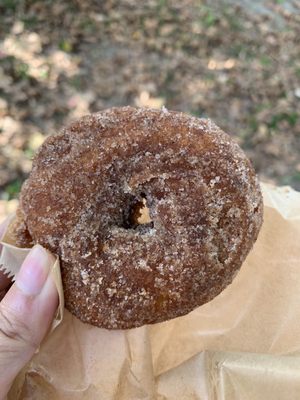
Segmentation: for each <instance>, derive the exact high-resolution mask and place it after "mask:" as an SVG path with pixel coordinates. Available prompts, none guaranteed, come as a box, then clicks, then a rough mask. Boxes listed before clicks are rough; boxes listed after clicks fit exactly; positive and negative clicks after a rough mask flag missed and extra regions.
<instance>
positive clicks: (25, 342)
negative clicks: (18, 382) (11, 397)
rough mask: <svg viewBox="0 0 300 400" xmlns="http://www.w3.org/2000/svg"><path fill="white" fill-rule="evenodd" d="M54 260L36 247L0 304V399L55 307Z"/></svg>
mask: <svg viewBox="0 0 300 400" xmlns="http://www.w3.org/2000/svg"><path fill="white" fill-rule="evenodd" d="M54 261H55V260H54V257H53V256H52V255H51V254H50V253H48V252H47V251H46V250H45V249H44V248H43V247H41V246H40V245H36V246H34V247H33V249H32V250H31V252H30V253H29V254H28V256H27V257H26V259H25V261H24V262H23V265H22V267H21V269H20V272H19V273H18V275H17V278H16V282H15V283H14V284H13V285H12V287H11V288H10V290H9V291H8V292H7V294H6V296H5V297H4V298H3V300H2V301H1V303H0V399H2V397H5V395H6V394H7V392H8V390H9V388H10V385H11V383H12V382H13V380H14V378H15V377H16V375H17V374H18V372H19V371H20V370H21V369H22V368H23V366H24V365H25V364H26V363H27V362H28V361H29V360H30V359H31V357H32V356H33V354H34V352H35V350H36V349H37V347H38V346H39V344H40V343H41V341H42V339H43V338H44V336H45V334H46V332H47V330H48V329H49V326H50V324H51V321H52V319H53V316H54V312H55V310H56V308H57V304H58V294H57V290H56V287H55V283H54V281H53V279H52V277H51V275H50V274H49V273H50V267H51V265H53V263H54Z"/></svg>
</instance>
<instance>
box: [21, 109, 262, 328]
mask: <svg viewBox="0 0 300 400" xmlns="http://www.w3.org/2000/svg"><path fill="white" fill-rule="evenodd" d="M145 210H146V211H148V213H149V216H148V218H146V220H145V221H144V223H141V222H140V220H139V218H140V214H141V213H142V211H145ZM262 210H263V207H262V196H261V192H260V188H259V185H258V180H257V177H256V175H255V172H254V170H253V168H252V166H251V163H250V161H249V160H248V159H247V158H246V156H245V154H244V153H243V151H242V150H241V149H240V148H239V146H238V145H237V144H236V143H235V142H234V141H233V140H232V139H231V138H230V137H229V136H228V135H227V134H225V133H224V132H223V131H222V130H220V129H219V128H218V127H217V126H216V125H215V124H214V123H213V122H211V121H210V120H206V119H199V118H195V117H191V116H188V115H185V114H182V113H179V112H171V111H168V110H166V109H165V108H163V109H162V110H154V109H135V108H132V107H122V108H112V109H108V110H106V111H103V112H99V113H96V114H92V115H88V116H85V117H83V118H81V119H79V120H78V121H76V122H74V123H72V124H71V125H70V126H68V127H67V128H65V129H64V130H62V132H61V133H59V134H57V135H55V136H52V137H49V138H48V139H46V141H45V142H44V144H43V145H42V146H41V148H40V150H39V151H38V153H37V155H36V157H35V159H34V163H33V169H32V172H31V174H30V177H29V179H28V180H27V181H26V182H25V184H24V185H23V187H22V191H21V196H20V206H19V210H18V213H17V216H18V218H17V223H15V227H14V234H15V237H16V240H17V243H18V245H19V246H28V245H29V244H33V243H40V244H42V245H43V246H44V247H46V248H47V249H49V250H50V251H51V252H52V253H54V254H57V255H58V256H59V258H60V261H61V271H62V279H63V286H64V293H65V302H66V308H67V309H68V310H69V311H70V312H71V313H72V314H74V315H75V316H77V317H78V318H79V319H80V320H81V321H83V322H87V323H90V324H92V325H96V326H99V327H104V328H109V329H115V328H121V329H126V328H132V327H137V326H140V325H143V324H149V323H155V322H159V321H165V320H168V319H170V318H174V317H178V316H181V315H184V314H186V313H188V312H190V311H191V310H193V309H194V308H196V307H198V306H200V305H201V304H204V303H206V302H208V301H210V300H211V299H213V298H214V297H215V296H216V295H218V294H219V293H220V292H221V291H222V290H223V289H224V288H225V287H226V286H227V285H228V284H229V283H230V282H231V281H232V279H233V277H234V276H235V274H236V273H237V271H238V270H239V268H240V267H241V265H242V263H243V261H244V259H245V257H246V255H247V254H248V252H249V250H250V249H251V247H252V245H253V243H254V241H255V240H256V238H257V235H258V232H259V229H260V226H261V223H262Z"/></svg>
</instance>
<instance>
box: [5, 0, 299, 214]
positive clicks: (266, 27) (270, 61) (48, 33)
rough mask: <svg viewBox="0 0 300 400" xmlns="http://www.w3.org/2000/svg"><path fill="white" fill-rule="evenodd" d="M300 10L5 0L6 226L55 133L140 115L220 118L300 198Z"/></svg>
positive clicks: (283, 4)
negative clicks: (154, 111) (127, 111)
mask: <svg viewBox="0 0 300 400" xmlns="http://www.w3.org/2000/svg"><path fill="white" fill-rule="evenodd" d="M299 43H300V1H299V0H286V1H285V0H265V1H261V0H215V1H208V0H207V1H206V0H198V1H196V0H173V1H167V0H149V1H146V0H143V1H138V0H121V1H118V0H101V1H96V0H85V1H79V0H78V1H75V0H74V1H70V0H65V1H61V0H59V1H55V0H31V1H22V0H0V207H2V208H0V216H1V212H2V214H4V213H5V212H7V207H8V206H7V201H8V200H12V201H11V202H10V203H9V205H10V207H12V208H13V207H15V204H16V200H14V199H17V197H18V193H19V191H20V188H21V185H22V182H23V181H24V179H25V178H26V176H27V175H28V173H29V171H30V169H31V159H32V156H33V154H34V153H35V151H36V149H37V148H38V147H39V146H40V144H41V143H42V142H43V140H44V138H45V136H46V135H49V134H52V133H54V132H57V131H58V130H59V129H60V128H61V127H62V125H64V124H66V123H68V122H69V121H71V120H73V119H75V118H78V117H80V116H82V115H84V114H87V113H89V112H94V111H98V110H101V109H104V108H107V107H111V106H120V105H135V106H149V107H158V108H159V107H161V106H162V105H165V106H166V107H167V108H169V109H173V110H181V111H185V112H188V113H190V114H193V115H196V116H201V117H209V118H212V119H213V120H214V121H215V122H216V123H217V124H218V125H219V126H220V127H222V128H223V129H224V130H225V131H227V132H229V133H230V134H231V135H233V136H234V137H235V139H236V140H237V141H238V142H239V144H240V145H241V146H242V148H243V149H244V150H245V152H246V153H247V154H248V156H249V157H250V159H251V160H252V161H253V163H254V166H255V168H256V170H257V171H258V173H259V175H260V178H261V179H262V180H264V181H267V182H273V183H276V184H278V185H291V186H292V187H294V188H296V189H298V190H300V44H299Z"/></svg>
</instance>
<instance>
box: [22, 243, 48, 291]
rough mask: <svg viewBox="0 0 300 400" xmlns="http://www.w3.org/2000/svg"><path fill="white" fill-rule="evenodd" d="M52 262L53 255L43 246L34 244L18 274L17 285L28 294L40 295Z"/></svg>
mask: <svg viewBox="0 0 300 400" xmlns="http://www.w3.org/2000/svg"><path fill="white" fill-rule="evenodd" d="M51 264H52V257H51V255H50V254H49V253H48V252H47V251H46V250H45V249H44V248H43V247H42V246H40V245H36V246H34V247H33V249H32V250H31V251H30V253H29V254H28V256H27V257H26V258H25V260H24V262H23V264H22V267H21V269H20V271H19V273H18V274H17V278H16V285H17V286H18V288H19V289H20V290H21V291H22V292H23V293H25V294H26V295H28V296H36V295H38V294H39V293H40V292H41V290H42V288H43V286H44V284H45V282H46V280H47V277H48V274H49V271H50V267H51Z"/></svg>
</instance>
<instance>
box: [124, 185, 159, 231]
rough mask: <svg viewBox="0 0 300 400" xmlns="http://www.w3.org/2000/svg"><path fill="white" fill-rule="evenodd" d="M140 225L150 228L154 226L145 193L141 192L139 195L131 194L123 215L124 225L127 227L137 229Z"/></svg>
mask: <svg viewBox="0 0 300 400" xmlns="http://www.w3.org/2000/svg"><path fill="white" fill-rule="evenodd" d="M140 225H142V226H144V227H149V228H152V227H153V221H152V219H151V217H150V209H149V207H148V204H147V197H146V195H145V193H141V195H140V196H138V197H135V196H131V198H130V200H129V204H128V206H127V209H125V212H124V215H123V227H124V228H125V229H136V228H138V227H139V226H140Z"/></svg>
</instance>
